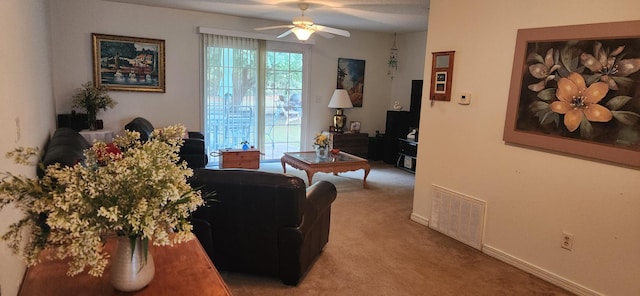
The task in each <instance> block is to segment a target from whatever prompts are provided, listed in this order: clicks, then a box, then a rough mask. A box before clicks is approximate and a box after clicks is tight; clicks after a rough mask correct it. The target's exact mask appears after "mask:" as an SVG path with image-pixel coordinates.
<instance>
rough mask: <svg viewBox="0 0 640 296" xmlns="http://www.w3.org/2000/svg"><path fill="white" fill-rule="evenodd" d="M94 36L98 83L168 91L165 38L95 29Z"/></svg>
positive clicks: (130, 89)
mask: <svg viewBox="0 0 640 296" xmlns="http://www.w3.org/2000/svg"><path fill="white" fill-rule="evenodd" d="M92 39H93V81H94V83H95V84H96V86H106V87H107V89H109V90H112V91H113V90H121V91H146V92H165V69H164V67H165V62H164V56H165V53H164V40H160V39H149V38H138V37H126V36H115V35H105V34H96V33H93V34H92Z"/></svg>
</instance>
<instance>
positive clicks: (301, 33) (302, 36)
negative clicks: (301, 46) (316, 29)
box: [291, 27, 313, 41]
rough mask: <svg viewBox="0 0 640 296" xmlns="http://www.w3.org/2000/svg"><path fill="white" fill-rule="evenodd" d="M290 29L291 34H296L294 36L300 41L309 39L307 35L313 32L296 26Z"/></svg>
mask: <svg viewBox="0 0 640 296" xmlns="http://www.w3.org/2000/svg"><path fill="white" fill-rule="evenodd" d="M291 31H292V32H293V34H295V35H296V38H298V40H302V41H306V40H307V39H309V37H311V34H313V31H311V30H307V29H303V28H297V27H296V28H293V29H291Z"/></svg>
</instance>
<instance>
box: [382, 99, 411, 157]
mask: <svg viewBox="0 0 640 296" xmlns="http://www.w3.org/2000/svg"><path fill="white" fill-rule="evenodd" d="M410 115H411V114H410V112H409V111H387V124H386V127H385V128H386V129H385V134H384V158H383V160H384V162H385V163H388V164H395V163H396V156H398V138H406V137H407V134H408V133H409V123H410V121H411V116H410Z"/></svg>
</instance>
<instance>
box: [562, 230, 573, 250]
mask: <svg viewBox="0 0 640 296" xmlns="http://www.w3.org/2000/svg"><path fill="white" fill-rule="evenodd" d="M560 247H562V248H563V249H567V250H569V251H571V249H572V248H573V234H570V233H566V232H563V233H562V240H561V241H560Z"/></svg>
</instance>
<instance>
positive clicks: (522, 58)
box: [503, 21, 640, 167]
mask: <svg viewBox="0 0 640 296" xmlns="http://www.w3.org/2000/svg"><path fill="white" fill-rule="evenodd" d="M503 139H504V141H505V142H506V143H510V144H516V145H524V146H529V147H535V148H541V149H544V150H548V151H554V152H560V153H564V154H570V155H577V156H581V157H586V158H590V159H596V160H601V161H605V162H613V163H618V164H622V165H625V166H631V167H640V21H628V22H615V23H601V24H588V25H575V26H562V27H548V28H533V29H520V30H518V34H517V39H516V46H515V54H514V62H513V69H512V76H511V87H510V90H509V101H508V104H507V114H506V118H505V126H504V133H503Z"/></svg>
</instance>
